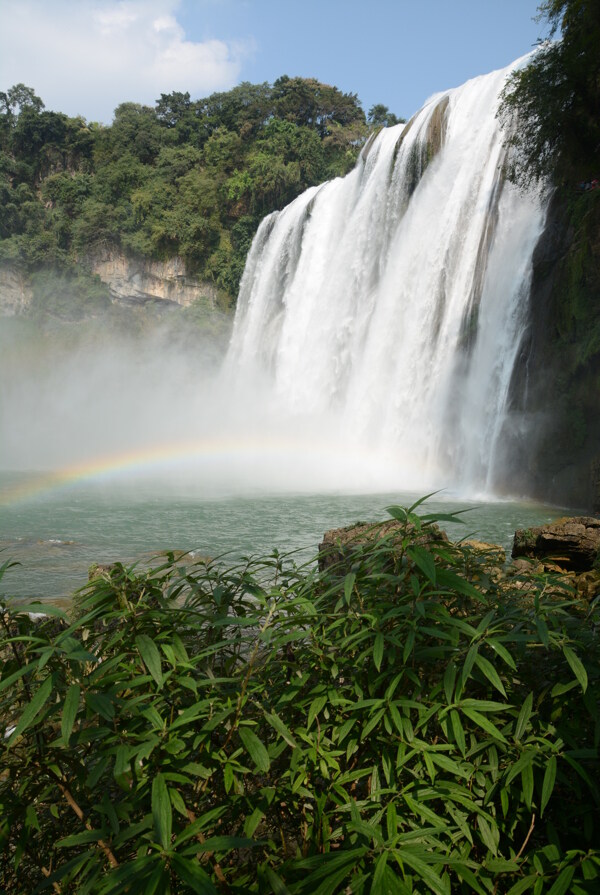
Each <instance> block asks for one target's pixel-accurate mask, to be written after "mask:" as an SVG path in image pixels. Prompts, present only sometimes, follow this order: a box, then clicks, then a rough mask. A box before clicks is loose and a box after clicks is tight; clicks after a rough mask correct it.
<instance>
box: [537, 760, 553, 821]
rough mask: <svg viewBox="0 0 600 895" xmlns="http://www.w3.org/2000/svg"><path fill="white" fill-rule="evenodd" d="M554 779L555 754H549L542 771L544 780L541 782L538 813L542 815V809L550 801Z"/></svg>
mask: <svg viewBox="0 0 600 895" xmlns="http://www.w3.org/2000/svg"><path fill="white" fill-rule="evenodd" d="M555 781H556V756H555V755H551V756H550V758H549V759H548V763H547V764H546V770H545V771H544V780H543V783H542V799H541V803H540V814H542V815H543V813H544V809H545V807H546V805H547V804H548V802H549V801H550V796H551V795H552V791H553V789H554V783H555Z"/></svg>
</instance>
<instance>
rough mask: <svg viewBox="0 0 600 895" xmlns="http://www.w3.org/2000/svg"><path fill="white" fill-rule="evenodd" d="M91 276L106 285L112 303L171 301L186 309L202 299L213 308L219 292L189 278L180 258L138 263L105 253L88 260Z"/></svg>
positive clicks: (138, 261) (114, 252) (120, 255)
mask: <svg viewBox="0 0 600 895" xmlns="http://www.w3.org/2000/svg"><path fill="white" fill-rule="evenodd" d="M88 263H89V266H90V268H91V270H92V272H93V273H95V274H97V275H98V276H99V277H100V279H101V280H102V282H103V283H106V285H107V286H108V288H109V290H110V294H111V297H112V299H113V300H114V301H119V302H125V303H127V304H137V305H143V304H145V303H147V302H171V303H172V304H177V305H181V306H182V307H188V306H189V305H191V304H192V303H193V302H195V301H199V300H203V301H204V302H206V303H207V304H208V305H209V306H211V307H216V304H217V300H218V290H217V288H216V286H214V285H213V284H212V283H206V282H202V281H199V280H197V279H196V278H194V277H191V276H189V275H188V273H187V271H186V267H185V263H184V261H183V260H182V259H181V258H179V257H174V258H169V259H168V260H166V261H151V260H140V259H136V258H132V257H129V256H126V255H124V254H122V253H120V252H116V251H111V250H108V251H105V252H103V253H100V254H96V255H93V256H91V257H90V258H89V259H88Z"/></svg>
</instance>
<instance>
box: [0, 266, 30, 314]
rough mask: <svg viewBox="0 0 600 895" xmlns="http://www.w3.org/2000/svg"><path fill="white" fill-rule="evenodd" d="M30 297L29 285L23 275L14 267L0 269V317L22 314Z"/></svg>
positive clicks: (28, 303)
mask: <svg viewBox="0 0 600 895" xmlns="http://www.w3.org/2000/svg"><path fill="white" fill-rule="evenodd" d="M32 297H33V291H32V288H31V285H30V283H29V281H28V279H27V277H26V276H25V275H24V274H22V273H21V272H20V271H18V270H17V269H16V268H14V267H10V266H6V267H0V317H14V316H15V315H17V314H22V313H23V312H24V311H25V310H26V309H27V308H28V307H29V305H30V304H31V300H32Z"/></svg>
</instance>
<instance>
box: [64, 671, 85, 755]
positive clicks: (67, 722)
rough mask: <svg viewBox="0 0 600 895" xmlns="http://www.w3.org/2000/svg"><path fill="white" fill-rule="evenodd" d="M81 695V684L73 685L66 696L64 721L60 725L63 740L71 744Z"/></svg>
mask: <svg viewBox="0 0 600 895" xmlns="http://www.w3.org/2000/svg"><path fill="white" fill-rule="evenodd" d="M80 695H81V687H80V686H79V684H71V686H70V687H69V689H68V690H67V695H66V696H65V702H64V705H63V710H62V720H61V724H60V732H61V735H62V738H63V740H64V741H65V742H66V743H68V742H69V737H70V736H71V731H72V730H73V725H74V724H75V718H76V717H77V710H78V709H79V697H80Z"/></svg>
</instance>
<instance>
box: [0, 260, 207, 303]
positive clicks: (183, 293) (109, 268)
mask: <svg viewBox="0 0 600 895" xmlns="http://www.w3.org/2000/svg"><path fill="white" fill-rule="evenodd" d="M82 267H83V268H84V269H85V270H88V271H89V272H90V273H92V274H95V275H97V276H98V277H99V278H100V280H101V281H102V282H103V283H104V284H105V285H106V286H107V287H108V289H109V292H110V297H111V299H112V301H113V302H116V303H120V304H126V305H129V306H139V307H143V306H144V305H160V304H165V305H172V306H180V307H189V306H190V305H191V304H194V303H195V302H202V304H203V305H205V306H206V307H207V308H208V309H210V310H216V309H217V308H218V307H219V304H221V303H222V302H221V297H220V295H219V291H218V289H217V287H216V286H215V285H214V284H213V283H208V282H204V281H201V280H198V279H197V278H195V277H192V276H190V275H189V274H188V272H187V270H186V267H185V263H184V262H183V260H182V259H181V258H179V257H174V258H169V259H167V260H166V261H151V260H142V259H136V258H133V257H129V256H127V255H124V254H123V253H121V252H118V251H115V250H106V251H104V252H101V253H96V254H93V255H89V256H88V257H86V258H83V259H82ZM35 295H36V288H35V285H34V284H33V280H32V278H31V277H30V276H29V275H28V274H27V273H25V272H23V271H21V270H20V269H19V268H17V267H15V266H13V265H10V264H5V265H4V266H0V316H2V317H12V316H17V315H20V314H25V313H27V312H28V310H30V309H31V308H32V306H33V305H34V304H35Z"/></svg>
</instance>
